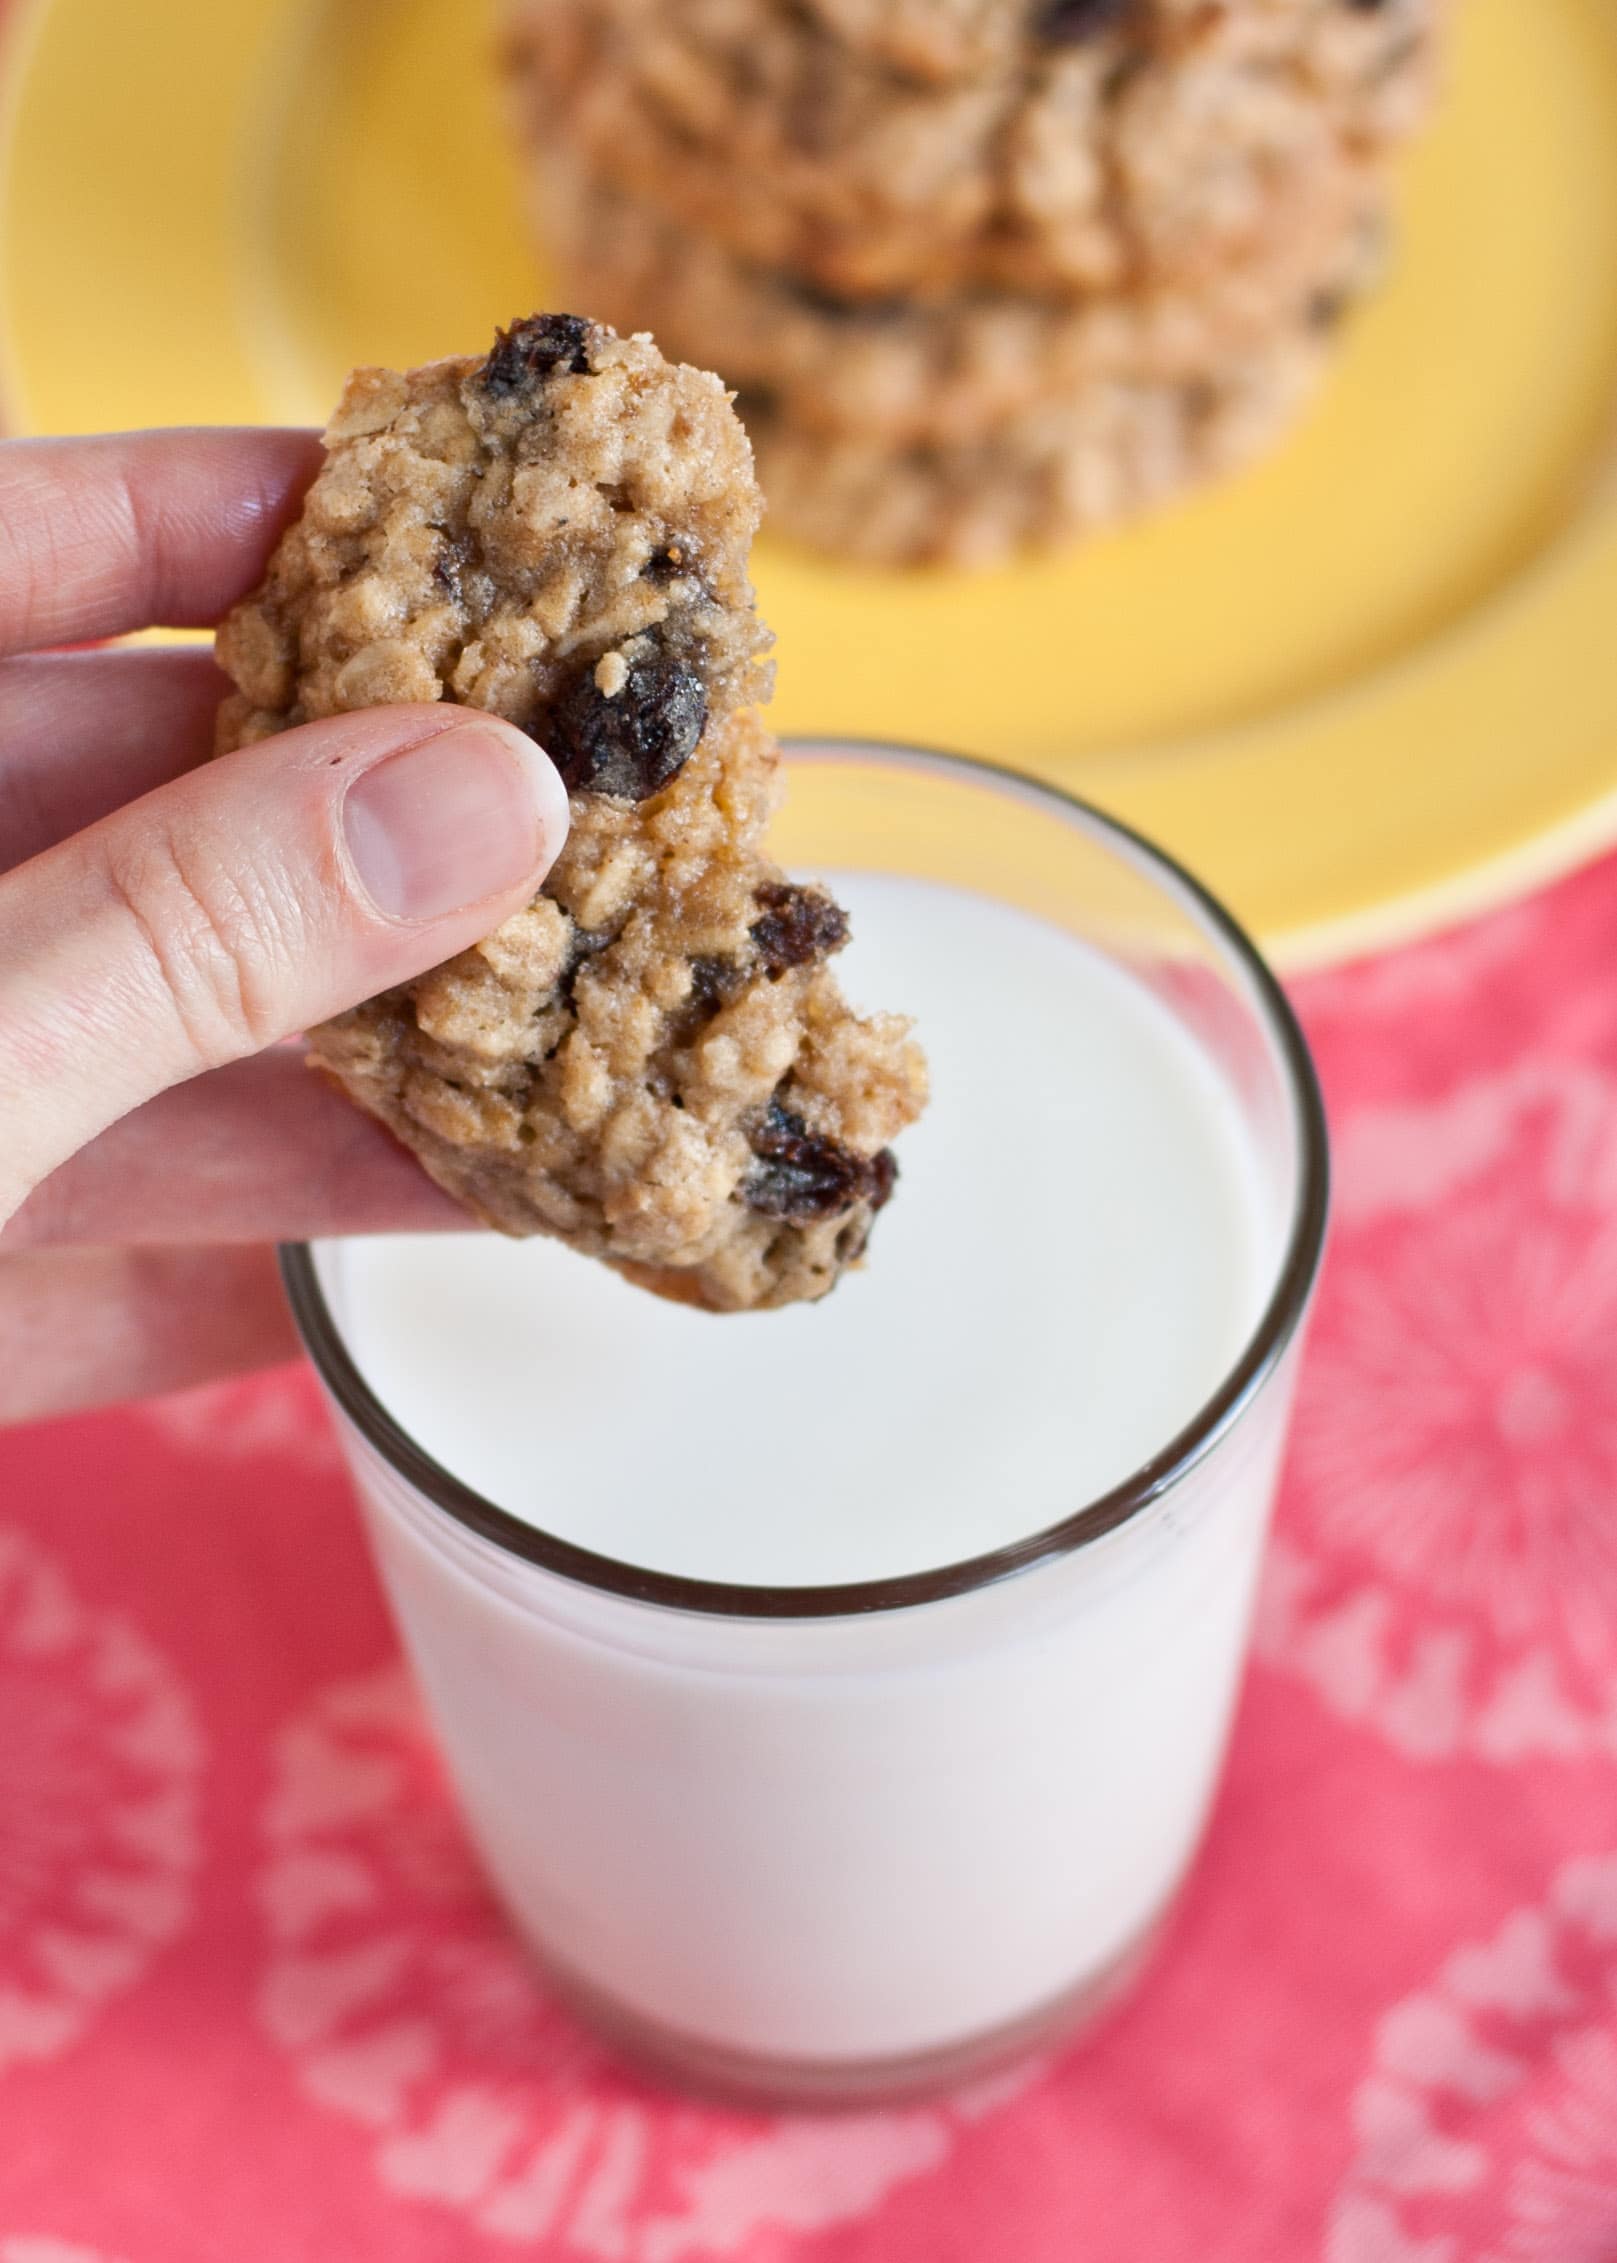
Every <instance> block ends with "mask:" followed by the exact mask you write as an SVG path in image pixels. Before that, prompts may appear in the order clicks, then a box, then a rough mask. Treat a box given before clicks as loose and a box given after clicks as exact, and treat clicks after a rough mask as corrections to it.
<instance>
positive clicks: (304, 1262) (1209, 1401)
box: [280, 735, 1330, 1620]
mask: <svg viewBox="0 0 1617 2263" xmlns="http://www.w3.org/2000/svg"><path fill="white" fill-rule="evenodd" d="M781 743H782V745H783V747H784V748H785V749H786V751H787V752H788V753H789V754H791V755H793V756H794V757H795V758H797V759H798V760H800V761H809V762H812V761H815V760H817V759H818V760H827V761H828V760H835V759H836V758H837V757H838V756H839V755H848V754H852V755H856V756H858V755H862V756H865V757H867V758H874V759H875V760H877V761H879V762H881V763H883V764H885V765H886V766H888V767H889V768H892V769H899V770H912V771H920V772H922V773H930V774H933V775H942V776H944V777H956V778H962V779H964V780H966V781H968V782H970V783H973V784H977V785H980V786H985V787H987V788H989V789H990V790H992V791H995V792H1000V793H1006V794H1009V795H1010V796H1011V797H1012V798H1013V799H1016V800H1019V801H1023V802H1031V803H1032V804H1033V805H1034V806H1035V807H1038V808H1042V809H1044V810H1045V811H1046V812H1047V814H1048V815H1049V816H1051V817H1052V818H1054V819H1055V820H1057V821H1058V822H1060V823H1061V824H1063V825H1072V824H1073V822H1074V820H1075V819H1076V820H1077V822H1078V824H1079V826H1080V828H1081V829H1083V830H1085V831H1088V832H1090V833H1092V834H1098V835H1099V836H1100V837H1101V838H1102V839H1103V840H1104V841H1106V842H1107V843H1108V844H1109V845H1111V846H1113V847H1115V848H1118V849H1120V850H1122V851H1123V852H1124V853H1125V854H1126V855H1127V856H1129V857H1131V858H1132V859H1135V860H1138V861H1139V862H1141V863H1143V864H1144V865H1145V866H1146V868H1147V869H1148V871H1149V874H1150V876H1151V877H1152V878H1153V879H1154V880H1156V881H1158V882H1159V883H1160V884H1161V885H1163V887H1164V888H1165V890H1166V892H1167V893H1168V894H1170V895H1173V896H1176V897H1178V898H1179V899H1180V901H1181V902H1182V903H1183V904H1184V906H1185V907H1186V908H1187V909H1188V910H1189V911H1190V912H1191V913H1192V915H1193V916H1194V917H1195V918H1196V919H1198V920H1199V922H1200V923H1201V924H1202V926H1203V927H1204V928H1206V929H1208V930H1210V931H1211V933H1212V936H1213V938H1214V939H1215V940H1216V941H1217V942H1218V943H1219V944H1220V945H1221V946H1222V947H1223V949H1224V950H1225V951H1226V952H1227V953H1228V954H1229V955H1230V956H1231V957H1232V958H1233V959H1234V961H1235V962H1236V964H1237V965H1238V967H1239V968H1240V970H1241V972H1242V973H1243V974H1244V975H1245V977H1246V979H1247V981H1248V982H1249V984H1250V985H1251V988H1252V991H1253V993H1254V995H1255V999H1256V1003H1257V1006H1258V1009H1259V1012H1260V1015H1261V1018H1262V1020H1263V1023H1264V1025H1265V1032H1266V1035H1267V1036H1268V1038H1269V1041H1270V1043H1271V1045H1272V1047H1273V1049H1274V1052H1275V1055H1276V1057H1277V1059H1278V1061H1279V1065H1280V1068H1281V1071H1282V1074H1283V1076H1284V1079H1285V1082H1286V1084H1287V1086H1288V1089H1289V1092H1290V1096H1291V1100H1292V1103H1293V1108H1294V1113H1295V1123H1296V1136H1297V1142H1298V1176H1297V1198H1296V1202H1295V1204H1294V1207H1293V1211H1292V1216H1291V1221H1290V1226H1289V1230H1288V1232H1287V1235H1286V1239H1285V1245H1284V1250H1283V1253H1282V1256H1281V1259H1280V1262H1279V1265H1278V1267H1277V1269H1276V1274H1275V1280H1274V1286H1273V1289H1272V1290H1271V1292H1270V1295H1269V1297H1268V1299H1267V1301H1266V1303H1265V1305H1264V1307H1263V1310H1262V1312H1261V1313H1260V1314H1259V1316H1258V1319H1257V1322H1256V1324H1255V1325H1254V1327H1253V1330H1252V1332H1251V1334H1250V1336H1249V1337H1248V1339H1247V1341H1246V1343H1245V1345H1244V1347H1243V1349H1242V1351H1241V1353H1240V1355H1239V1356H1238V1358H1237V1359H1236V1360H1235V1362H1234V1364H1233V1365H1232V1366H1231V1367H1230V1369H1229V1370H1228V1372H1227V1373H1226V1375H1225V1376H1224V1378H1223V1380H1222V1381H1221V1382H1220V1383H1219V1385H1218V1387H1217V1388H1216V1389H1215V1390H1214V1391H1213V1392H1212V1393H1211V1394H1210V1395H1209V1397H1208V1398H1206V1399H1205V1400H1204V1401H1203V1403H1202V1405H1201V1406H1200V1407H1199V1408H1198V1409H1197V1411H1196V1413H1195V1414H1193V1415H1192V1416H1191V1417H1190V1419H1189V1421H1188V1422H1186V1423H1185V1424H1183V1425H1182V1427H1181V1428H1180V1429H1179V1430H1178V1431H1177V1432H1176V1433H1175V1435H1174V1436H1173V1437H1172V1438H1171V1439H1170V1440H1169V1441H1168V1442H1167V1444H1166V1445H1165V1446H1163V1447H1162V1448H1161V1449H1160V1451H1159V1452H1157V1453H1156V1454H1154V1455H1153V1456H1152V1457H1151V1458H1150V1459H1149V1460H1148V1461H1146V1462H1144V1463H1142V1464H1141V1465H1140V1467H1139V1468H1138V1469H1136V1470H1135V1471H1134V1472H1133V1473H1132V1474H1131V1475H1130V1476H1128V1477H1126V1478H1124V1479H1123V1480H1122V1481H1121V1482H1120V1483H1119V1484H1117V1485H1115V1486H1113V1487H1111V1488H1110V1490H1109V1491H1107V1492H1105V1493H1103V1494H1100V1495H1098V1496H1097V1497H1096V1498H1095V1499H1093V1500H1091V1501H1087V1502H1085V1503H1084V1505H1083V1506H1082V1507H1081V1508H1079V1509H1075V1510H1074V1511H1072V1512H1071V1514H1069V1515H1067V1516H1065V1517H1062V1518H1060V1519H1059V1520H1058V1521H1057V1522H1056V1523H1055V1524H1052V1525H1047V1526H1045V1527H1044V1528H1043V1529H1042V1530H1041V1531H1038V1532H1033V1533H1029V1534H1027V1535H1026V1536H1025V1537H1024V1538H1022V1539H1020V1540H1015V1541H1011V1542H1009V1543H1008V1544H1007V1545H1006V1546H1004V1547H1001V1548H994V1549H990V1550H988V1551H986V1552H984V1553H982V1554H979V1555H975V1556H968V1557H963V1558H962V1559H961V1560H960V1561H958V1562H956V1563H950V1564H941V1565H937V1566H934V1567H933V1568H931V1569H929V1570H925V1571H915V1572H903V1573H899V1574H897V1575H895V1576H892V1577H889V1578H885V1579H866V1580H851V1581H845V1582H836V1583H834V1584H829V1585H821V1586H803V1587H785V1586H765V1585H759V1584H755V1583H746V1582H740V1581H729V1580H711V1579H695V1578H690V1577H687V1576H686V1575H685V1574H683V1573H678V1572H660V1571H653V1570H650V1569H648V1568H646V1567H644V1566H642V1565H638V1564H629V1563H624V1562H622V1561H621V1560H620V1559H619V1558H617V1557H614V1556H606V1555H602V1554H599V1553H598V1552H597V1551H596V1550H594V1549H591V1548H585V1547H582V1546H580V1545H579V1544H578V1543H577V1542H576V1541H571V1540H563V1539H561V1538H560V1537H559V1536H558V1535H556V1534H554V1533H550V1532H546V1531H545V1530H544V1529H543V1528H542V1527H541V1526H538V1525H534V1524H530V1523H528V1522H527V1520H526V1519H525V1518H522V1517H518V1516H516V1515H514V1514H513V1513H512V1511H510V1510H509V1509H502V1508H500V1507H499V1506H498V1505H497V1504H496V1503H495V1502H493V1501H490V1500H488V1499H487V1498H486V1497H485V1496H484V1495H483V1494H481V1493H479V1492H478V1491H477V1490H476V1488H475V1487H473V1486H471V1485H468V1484H467V1483H466V1482H465V1481H464V1479H462V1478H458V1477H456V1476H455V1475H454V1474H453V1473H452V1472H451V1471H450V1470H447V1469H445V1468H444V1467H443V1465H442V1464H441V1463H440V1462H437V1461H435V1460H434V1459H433V1457H432V1456H431V1455H430V1454H429V1453H427V1451H426V1449H425V1448H424V1447H422V1446H421V1445H419V1444H418V1443H417V1441H416V1440H415V1439H414V1438H413V1437H412V1436H411V1435H410V1433H409V1432H408V1431H407V1430H406V1429H405V1427H404V1425H403V1424H402V1423H401V1422H400V1421H399V1420H398V1419H397V1418H396V1417H395V1416H394V1415H393V1414H392V1413H390V1412H389V1410H388V1408H387V1407H386V1406H385V1405H384V1404H383V1402H382V1400H381V1399H380V1398H378V1397H377V1395H376V1393H375V1392H374V1391H373V1390H372V1389H371V1387H370V1385H369V1384H368V1383H367V1382H366V1380H365V1378H364V1376H363V1375H362V1374H361V1372H360V1369H359V1367H358V1364H357V1363H356V1361H355V1360H354V1358H353V1356H352V1354H351V1353H350V1352H349V1350H348V1347H347V1344H346V1343H345V1342H344V1340H343V1335H342V1331H341V1329H340V1328H339V1327H338V1325H337V1323H336V1321H335V1319H334V1318H333V1316H332V1312H331V1307H330V1305H329V1304H328V1302H327V1300H326V1295H325V1291H324V1290H323V1288H322V1287H321V1285H320V1279H319V1275H318V1272H317V1270H316V1267H315V1262H314V1254H313V1250H312V1248H311V1246H310V1244H309V1243H307V1242H290V1243H285V1244H283V1245H282V1247H281V1250H280V1265H281V1277H282V1281H283V1283H284V1285H285V1289H286V1295H287V1301H288V1303H289V1304H290V1306H291V1309H292V1317H293V1321H294V1323H295V1324H296V1327H297V1330H298V1334H299V1336H300V1338H301V1339H302V1342H303V1346H304V1349H305V1351H306V1352H307V1353H308V1355H309V1358H310V1359H311V1361H312V1362H313V1364H314V1367H315V1371H316V1373H317V1374H318V1375H319V1377H320V1380H321V1382H322V1383H323V1384H324V1386H325V1388H326V1389H327V1391H328V1392H329V1393H330V1394H331V1396H332V1398H333V1399H334V1400H335V1401H336V1403H337V1405H338V1406H339V1407H340V1408H341V1410H342V1412H343V1413H344V1414H345V1415H346V1416H347V1417H348V1419H349V1421H350V1422H351V1423H352V1424H353V1425H354V1427H355V1429H356V1430H357V1431H358V1432H359V1434H360V1436H361V1437H362V1438H363V1439H364V1440H365V1442H366V1444H367V1445H368V1446H370V1447H371V1448H372V1449H373V1451H375V1452H376V1453H377V1454H379V1455H380V1456H381V1458H382V1459H383V1461H384V1462H386V1463H387V1464H388V1465H389V1466H390V1467H391V1468H392V1470H393V1471H394V1472H395V1474H396V1475H398V1476H399V1477H401V1478H403V1479H404V1480H405V1482H406V1483H407V1484H409V1485H411V1486H413V1487H414V1488H415V1490H416V1492H418V1493H419V1494H421V1495H422V1496H423V1497H424V1498H425V1499H426V1500H427V1501H429V1502H431V1504H432V1505H433V1506H434V1507H435V1508H437V1509H439V1510H441V1511H442V1512H443V1513H444V1514H446V1515H447V1516H449V1517H450V1518H452V1519H453V1520H454V1522H456V1523H457V1524H460V1525H463V1526H465V1527H466V1528H467V1529H469V1530H470V1531H472V1532H474V1533H476V1534H477V1535H478V1536H479V1538H481V1539H483V1540H485V1541H487V1542H490V1543H491V1544H492V1545H493V1546H494V1547H496V1548H498V1549H499V1550H501V1551H502V1552H503V1553H504V1554H506V1555H508V1556H514V1557H517V1558H519V1559H520V1560H521V1561H523V1562H525V1563H528V1564H532V1565H535V1566H537V1567H538V1568H539V1569H540V1570H543V1571H547V1572H551V1573H554V1574H555V1575H556V1576H557V1577H559V1578H562V1579H566V1580H569V1581H571V1582H572V1583H573V1584H575V1585H577V1586H583V1587H589V1588H594V1589H596V1590H598V1591H599V1592H601V1593H603V1594H607V1595H613V1596H617V1597H619V1598H621V1599H623V1600H626V1601H630V1602H635V1603H641V1604H647V1605H651V1606H654V1607H657V1608H660V1609H663V1610H669V1611H678V1612H683V1613H686V1614H691V1615H696V1616H700V1617H706V1618H726V1619H771V1620H782V1619H786V1620H790V1619H828V1618H855V1617H862V1616H864V1615H867V1614H869V1613H871V1612H877V1611H898V1610H912V1609H914V1608H916V1607H917V1606H918V1605H923V1604H927V1603H941V1602H945V1601H947V1600H949V1599H950V1598H952V1597H954V1596H959V1595H966V1594H970V1593H973V1592H974V1591H976V1590H977V1589H979V1588H984V1587H989V1586H992V1585H995V1584H997V1583H998V1582H999V1581H1001V1580H1005V1579H1009V1578H1012V1577H1015V1576H1017V1575H1019V1574H1021V1573H1023V1572H1029V1571H1033V1570H1035V1569H1037V1568H1038V1567H1039V1566H1040V1565H1043V1564H1047V1563H1050V1562H1053V1561H1055V1560H1057V1559H1059V1558H1061V1557H1064V1556H1069V1555H1072V1554H1074V1553H1076V1552H1077V1551H1078V1550H1079V1549H1081V1548H1084V1547H1087V1546H1088V1545H1090V1543H1092V1542H1093V1541H1096V1540H1100V1539H1102V1538H1104V1537H1105V1536H1106V1535H1107V1534H1108V1533H1111V1532H1115V1531H1116V1530H1117V1529H1118V1528H1119V1526H1121V1525H1124V1524H1127V1523H1129V1522H1130V1521H1131V1520H1132V1519H1133V1518H1134V1517H1136V1516H1138V1515H1140V1514H1141V1512H1142V1511H1144V1510H1145V1509H1147V1508H1149V1507H1150V1506H1151V1505H1152V1504H1153V1503H1154V1502H1156V1501H1159V1500H1160V1499H1162V1497H1163V1496H1164V1495H1165V1494H1167V1493H1170V1492H1172V1491H1173V1490H1174V1488H1175V1487H1176V1486H1178V1485H1179V1484H1180V1483H1182V1482H1183V1480H1184V1479H1185V1478H1186V1477H1187V1476H1188V1475H1189V1473H1190V1472H1191V1471H1192V1470H1193V1469H1194V1468H1196V1467H1197V1466H1198V1464H1200V1463H1201V1462H1202V1461H1203V1460H1205V1459H1206V1457H1207V1456H1208V1455H1209V1454H1210V1453H1211V1452H1212V1451H1213V1449H1214V1448H1215V1447H1216V1446H1217V1445H1218V1444H1219V1442H1220V1441H1221V1440H1222V1439H1223V1438H1225V1437H1226V1436H1228V1434H1229V1433H1230V1432H1231V1431H1232V1430H1234V1428H1235V1427H1236V1425H1237V1424H1238V1423H1239V1421H1240V1420H1241V1417H1242V1416H1243V1414H1244V1413H1245V1412H1246V1410H1247V1408H1248V1407H1249V1406H1250V1405H1251V1404H1252V1402H1253V1401H1254V1400H1255V1399H1256V1398H1257V1397H1258V1395H1259V1394H1260V1392H1261V1391H1262V1389H1263V1386H1264V1384H1265V1383H1266V1382H1267V1381H1268V1379H1269V1377H1270V1375H1271V1374H1272V1373H1273V1372H1274V1370H1275V1369H1276V1368H1277V1367H1278V1366H1279V1364H1280V1362H1281V1360H1282V1358H1283V1357H1284V1355H1285V1353H1286V1351H1287V1349H1288V1348H1289V1346H1290V1344H1291V1342H1292V1339H1293V1338H1294V1336H1295V1335H1296V1333H1297V1331H1298V1329H1299V1327H1300V1326H1301V1324H1302V1320H1303V1317H1304V1315H1305V1313H1306V1312H1307V1309H1308V1303H1309V1298H1310V1296H1311V1295H1312V1292H1313V1288H1314V1283H1315V1280H1316V1278H1317V1276H1318V1272H1319V1264H1320V1257H1321V1254H1322V1252H1323V1249H1324V1243H1325V1226H1326V1217H1327V1212H1328V1209H1329V1197H1330V1160H1329V1149H1328V1144H1327V1134H1326V1125H1325V1107H1324V1101H1323V1099H1322V1097H1321V1093H1320V1087H1319V1079H1318V1076H1317V1074H1316V1072H1315V1068H1314V1062H1313V1058H1312V1056H1311V1054H1310V1052H1309V1049H1308V1043H1307V1040H1306V1039H1305V1038H1304V1036H1303V1033H1302V1029H1301V1026H1300V1025H1299V1023H1298V1021H1297V1017H1296V1015H1295V1013H1294V1012H1293V1011H1292V1007H1291V1004H1290V1001H1289V1000H1288V999H1287V997H1286V994H1285V992H1284V991H1283V990H1282V989H1281V987H1280V984H1279V982H1278V980H1277V979H1276V977H1275V975H1274V974H1273V973H1272V972H1271V970H1270V968H1269V966H1268V964H1267V962H1266V961H1265V959H1264V958H1263V956H1262V954H1261V952H1260V951H1259V950H1258V948H1257V945H1256V944H1255V943H1254V942H1253V941H1252V940H1251V938H1250V937H1249V936H1248V935H1247V933H1246V932H1245V930H1244V929H1243V928H1242V927H1241V926H1240V924H1239V923H1238V922H1237V921H1236V919H1235V918H1234V917H1233V916H1232V915H1231V914H1230V913H1229V912H1228V911H1226V910H1225V908H1224V906H1223V905H1222V904H1221V903H1220V902H1219V901H1218V899H1217V898H1216V897H1215V896H1214V895H1212V894H1211V893H1210V891H1209V890H1208V889H1207V888H1205V887H1204V886H1203V885H1202V883H1201V882H1200V881H1199V880H1197V879H1196V878H1195V877H1194V876H1193V875H1192V874H1191V873H1189V872H1187V871H1186V870H1185V868H1184V867H1183V865H1181V864H1180V863H1179V862H1178V861H1177V860H1176V859H1175V858H1173V857H1171V856H1170V855H1168V853H1167V852H1166V851H1165V850H1163V849H1160V848H1158V847H1157V846H1156V844H1155V843H1154V842H1152V841H1149V840H1147V839H1146V838H1145V837H1144V835H1142V834H1140V833H1137V832H1135V831H1134V829H1133V828H1132V827H1131V826H1128V825H1125V824H1123V823H1122V822H1121V821H1120V820H1119V819H1117V818H1115V817H1110V816H1108V815H1107V814H1106V813H1105V812H1104V811H1103V810H1099V809H1097V808H1095V807H1094V805H1093V804H1092V803H1090V802H1087V801H1085V800H1083V799H1082V798H1081V797H1080V796H1079V795H1077V794H1071V793H1068V792H1066V791H1065V790H1064V789H1063V788H1062V787H1059V786H1052V785H1050V784H1048V783H1047V782H1046V781H1045V780H1043V779H1040V778H1033V777H1029V776H1028V775H1027V774H1026V773H1025V772H1022V771H1019V770H1015V769H1012V768H1010V767H1008V766H1003V765H1000V764H998V763H992V762H986V761H983V760H981V759H979V758H978V757H976V756H973V755H963V754H951V753H946V752H944V751H943V750H941V749H938V748H932V747H915V746H909V745H905V744H903V743H901V742H899V741H891V740H882V739H860V738H841V737H832V736H829V735H826V736H823V737H809V736H806V735H804V736H799V737H791V738H786V739H783V740H782V742H781Z"/></svg>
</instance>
